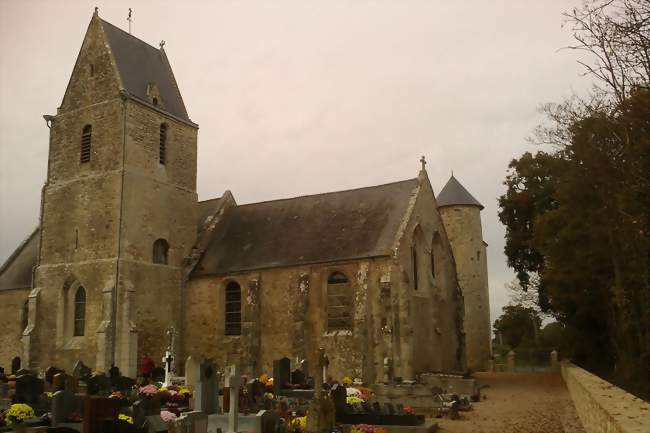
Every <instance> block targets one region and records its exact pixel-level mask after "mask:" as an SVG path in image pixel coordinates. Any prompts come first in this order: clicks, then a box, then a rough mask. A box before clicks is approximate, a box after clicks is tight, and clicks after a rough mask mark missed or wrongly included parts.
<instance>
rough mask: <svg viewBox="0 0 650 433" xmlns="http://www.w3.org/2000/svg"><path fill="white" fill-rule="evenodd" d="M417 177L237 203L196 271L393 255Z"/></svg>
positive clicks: (211, 272)
mask: <svg viewBox="0 0 650 433" xmlns="http://www.w3.org/2000/svg"><path fill="white" fill-rule="evenodd" d="M417 186H418V180H417V179H410V180H405V181H401V182H395V183H389V184H386V185H379V186H373V187H368V188H360V189H354V190H348V191H340V192H331V193H325V194H317V195H309V196H302V197H296V198H290V199H283V200H274V201H267V202H261V203H252V204H247V205H241V206H233V207H232V208H230V209H228V210H227V211H226V213H225V214H224V219H223V221H222V222H221V223H220V225H219V227H217V228H216V229H215V232H214V234H213V238H212V241H211V243H210V245H209V246H208V247H207V248H206V251H205V253H204V255H203V257H202V258H201V260H200V261H199V263H198V265H197V266H196V268H195V270H194V272H193V273H192V276H201V275H219V274H227V273H234V272H240V271H246V270H255V269H265V268H272V267H279V266H292V265H300V264H307V263H323V262H330V261H340V260H349V259H357V258H366V257H377V256H386V255H390V254H391V253H392V252H391V248H392V245H393V242H394V241H395V237H396V235H397V232H398V229H399V226H400V224H401V222H402V219H403V218H404V216H405V214H406V211H407V208H408V206H409V202H410V199H411V196H412V194H413V193H414V191H415V190H416V188H417Z"/></svg>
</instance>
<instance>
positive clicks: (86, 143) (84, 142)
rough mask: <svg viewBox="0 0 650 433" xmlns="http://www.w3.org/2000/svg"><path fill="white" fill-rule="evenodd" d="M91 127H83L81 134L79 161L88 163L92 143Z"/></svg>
mask: <svg viewBox="0 0 650 433" xmlns="http://www.w3.org/2000/svg"><path fill="white" fill-rule="evenodd" d="M92 133H93V127H92V126H91V125H86V126H84V129H83V131H82V133H81V156H80V161H81V162H82V163H83V162H90V144H91V141H92Z"/></svg>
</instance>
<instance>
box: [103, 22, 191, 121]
mask: <svg viewBox="0 0 650 433" xmlns="http://www.w3.org/2000/svg"><path fill="white" fill-rule="evenodd" d="M100 21H101V23H102V28H103V30H104V33H105V34H106V38H107V39H108V45H109V46H110V49H111V52H112V53H113V57H114V58H115V63H116V64H117V69H118V72H119V74H120V78H121V80H122V85H123V86H124V90H125V91H126V92H127V93H128V94H129V95H130V96H132V97H135V98H137V99H140V100H142V101H144V102H147V103H149V102H150V99H149V96H148V95H147V88H148V86H149V84H150V83H154V84H155V85H156V87H157V88H158V91H159V92H160V97H161V99H162V101H161V106H159V107H158V108H160V109H162V110H163V111H167V112H169V113H170V114H173V115H174V116H176V117H179V118H181V119H183V120H187V121H189V122H191V120H190V118H189V116H188V115H187V110H186V109H185V104H184V103H183V98H182V96H181V92H180V90H179V89H178V85H177V84H176V79H175V78H174V73H173V72H172V67H171V66H170V64H169V60H168V59H167V55H166V54H165V50H164V49H162V48H160V49H158V48H155V47H152V46H151V45H149V44H147V43H146V42H144V41H142V40H140V39H138V38H136V37H135V36H133V35H130V34H129V33H127V32H125V31H124V30H122V29H120V28H118V27H116V26H114V25H113V24H111V23H109V22H106V21H104V20H100Z"/></svg>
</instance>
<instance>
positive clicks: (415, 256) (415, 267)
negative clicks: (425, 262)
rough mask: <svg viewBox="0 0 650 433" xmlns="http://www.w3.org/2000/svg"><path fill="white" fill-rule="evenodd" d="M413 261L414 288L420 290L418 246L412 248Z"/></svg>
mask: <svg viewBox="0 0 650 433" xmlns="http://www.w3.org/2000/svg"><path fill="white" fill-rule="evenodd" d="M411 261H413V288H414V289H415V290H417V289H418V283H419V282H418V249H417V246H416V245H412V246H411Z"/></svg>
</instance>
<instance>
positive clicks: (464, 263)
mask: <svg viewBox="0 0 650 433" xmlns="http://www.w3.org/2000/svg"><path fill="white" fill-rule="evenodd" d="M440 213H441V215H442V218H443V221H444V223H445V228H446V230H447V234H448V236H449V239H450V241H451V247H452V250H453V252H454V259H455V261H456V267H457V272H458V279H459V283H460V286H461V288H462V289H463V297H464V299H465V333H466V345H467V366H468V367H469V368H470V369H472V370H474V371H484V370H485V369H486V367H487V361H488V359H489V358H490V356H491V322H490V299H489V290H488V279H487V257H486V249H485V243H484V242H483V234H482V228H481V215H480V209H479V208H478V207H476V206H445V207H443V208H441V209H440Z"/></svg>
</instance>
